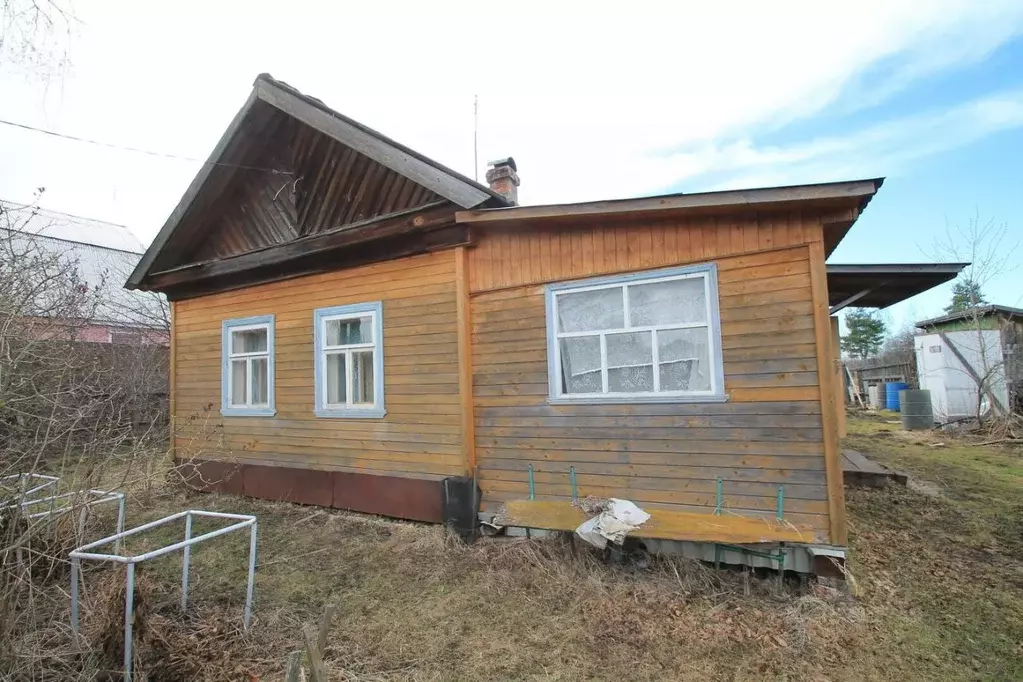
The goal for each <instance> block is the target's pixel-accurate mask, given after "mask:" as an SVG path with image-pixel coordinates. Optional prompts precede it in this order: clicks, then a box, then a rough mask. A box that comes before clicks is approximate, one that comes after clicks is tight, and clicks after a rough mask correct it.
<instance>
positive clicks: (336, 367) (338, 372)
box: [327, 353, 347, 405]
mask: <svg viewBox="0 0 1023 682" xmlns="http://www.w3.org/2000/svg"><path fill="white" fill-rule="evenodd" d="M346 392H347V388H346V386H345V354H344V353H334V354H332V355H328V356H327V404H328V405H343V404H344V403H345V402H346V400H345V396H346Z"/></svg>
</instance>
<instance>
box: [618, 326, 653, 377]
mask: <svg viewBox="0 0 1023 682" xmlns="http://www.w3.org/2000/svg"><path fill="white" fill-rule="evenodd" d="M651 336H652V332H632V333H630V334H608V335H607V366H608V367H609V368H610V367H628V366H634V365H653V364H654V352H653V349H652V347H651V343H652V341H651Z"/></svg>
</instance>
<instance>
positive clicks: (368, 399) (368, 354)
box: [352, 350, 373, 405]
mask: <svg viewBox="0 0 1023 682" xmlns="http://www.w3.org/2000/svg"><path fill="white" fill-rule="evenodd" d="M352 402H353V403H356V404H360V405H372V404H373V351H371V350H367V351H357V352H354V353H352Z"/></svg>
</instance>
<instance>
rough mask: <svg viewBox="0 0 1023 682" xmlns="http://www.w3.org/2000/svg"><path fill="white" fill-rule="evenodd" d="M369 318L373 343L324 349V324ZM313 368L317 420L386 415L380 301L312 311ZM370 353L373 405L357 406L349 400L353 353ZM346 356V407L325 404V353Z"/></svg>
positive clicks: (325, 333) (366, 417)
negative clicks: (366, 351)
mask: <svg viewBox="0 0 1023 682" xmlns="http://www.w3.org/2000/svg"><path fill="white" fill-rule="evenodd" d="M367 316H368V317H370V318H372V326H373V342H372V343H362V344H344V345H343V346H338V347H336V348H334V349H328V348H326V339H327V322H328V321H331V320H351V319H359V318H362V317H367ZM313 329H314V342H313V356H314V357H313V366H314V373H315V380H314V383H315V409H314V412H315V414H316V416H317V417H324V418H341V419H380V418H382V417H383V416H384V415H386V414H387V410H386V409H385V407H384V311H383V305H382V303H381V302H380V301H373V302H370V303H356V304H353V305H342V306H334V307H331V308H320V309H318V310H316V311H314V312H313ZM364 349H372V350H373V404H372V405H359V404H353V403H351V400H352V393H353V391H352V380H353V376H354V373H353V372H352V351H357V350H364ZM328 353H334V354H339V355H340V354H344V356H345V382H346V386H345V400H346V401H348V402H347V403H346V404H345V405H329V404H328V403H327V354H328Z"/></svg>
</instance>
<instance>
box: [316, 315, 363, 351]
mask: <svg viewBox="0 0 1023 682" xmlns="http://www.w3.org/2000/svg"><path fill="white" fill-rule="evenodd" d="M353 343H373V318H372V317H371V316H369V315H367V316H365V317H360V318H356V319H351V320H327V345H328V346H346V345H349V344H353Z"/></svg>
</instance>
